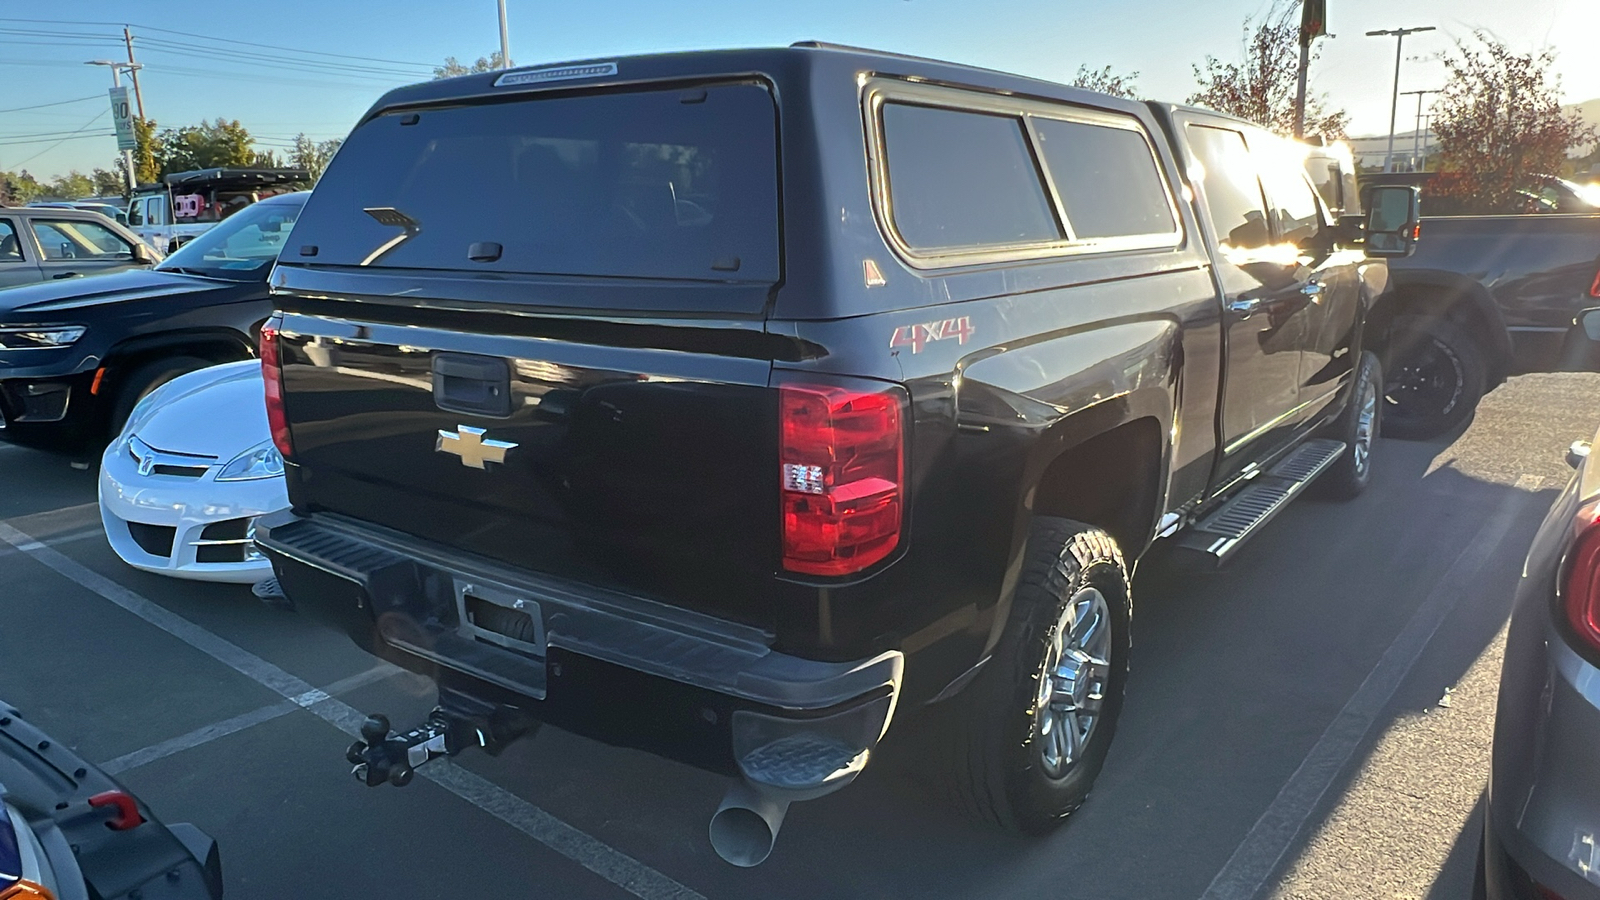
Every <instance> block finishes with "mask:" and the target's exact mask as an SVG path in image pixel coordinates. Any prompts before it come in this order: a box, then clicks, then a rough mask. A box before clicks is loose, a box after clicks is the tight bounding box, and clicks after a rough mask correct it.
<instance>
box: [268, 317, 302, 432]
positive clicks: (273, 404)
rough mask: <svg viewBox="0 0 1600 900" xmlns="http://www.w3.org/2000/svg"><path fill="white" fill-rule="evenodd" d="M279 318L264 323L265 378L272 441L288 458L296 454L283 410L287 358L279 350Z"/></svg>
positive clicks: (287, 418)
mask: <svg viewBox="0 0 1600 900" xmlns="http://www.w3.org/2000/svg"><path fill="white" fill-rule="evenodd" d="M279 321H280V320H279V319H277V318H276V317H274V318H272V319H269V320H267V324H265V325H263V326H261V380H262V382H263V383H264V384H265V385H266V398H267V426H268V427H269V428H271V429H272V443H273V444H274V445H275V446H276V447H277V448H278V452H279V453H281V454H283V458H284V459H285V460H287V459H289V458H291V457H292V456H294V444H293V443H292V442H291V441H290V440H289V417H288V415H287V414H285V413H284V411H283V361H282V358H281V357H280V355H279V353H278V322H279Z"/></svg>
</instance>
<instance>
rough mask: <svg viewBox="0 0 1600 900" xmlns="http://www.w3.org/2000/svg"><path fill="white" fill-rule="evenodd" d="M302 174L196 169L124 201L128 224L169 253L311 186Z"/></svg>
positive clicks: (142, 187) (299, 171) (148, 186)
mask: <svg viewBox="0 0 1600 900" xmlns="http://www.w3.org/2000/svg"><path fill="white" fill-rule="evenodd" d="M310 179H311V173H309V172H307V171H306V170H305V169H198V170H196V171H193V172H173V173H171V174H169V175H165V176H163V177H162V179H161V182H160V183H159V184H143V185H140V186H139V188H138V189H137V190H135V191H134V192H133V197H132V199H130V200H129V201H128V224H129V227H131V228H132V229H133V230H134V231H136V232H138V234H139V236H140V237H142V238H144V239H145V240H147V241H149V242H150V243H151V244H154V245H155V246H157V247H161V248H164V249H165V251H166V252H168V253H171V252H173V251H175V250H177V249H178V248H179V247H182V246H183V245H184V244H186V243H188V242H189V241H192V240H194V239H195V238H196V237H198V236H199V235H202V234H205V233H206V232H207V231H208V230H210V229H211V228H212V227H213V226H215V225H216V224H217V223H218V222H221V221H222V220H224V219H226V218H228V217H229V216H231V215H233V214H234V213H236V212H238V211H240V210H242V209H244V208H245V207H247V206H249V205H250V204H252V203H255V202H256V201H258V200H261V199H264V198H266V197H271V196H275V195H278V194H282V193H284V192H287V191H293V190H295V189H296V187H297V186H299V185H303V184H307V183H309V182H310Z"/></svg>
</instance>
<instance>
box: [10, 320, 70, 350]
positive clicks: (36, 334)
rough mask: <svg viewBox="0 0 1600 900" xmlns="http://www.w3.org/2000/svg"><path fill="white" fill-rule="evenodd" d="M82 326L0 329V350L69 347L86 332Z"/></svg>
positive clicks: (33, 326) (20, 326)
mask: <svg viewBox="0 0 1600 900" xmlns="http://www.w3.org/2000/svg"><path fill="white" fill-rule="evenodd" d="M87 330H88V329H87V328H84V327H83V326H82V325H63V326H49V325H14V326H9V327H3V328H0V350H50V349H54V348H57V347H70V346H72V345H73V344H75V343H77V340H78V338H81V337H83V333H84V332H85V331H87Z"/></svg>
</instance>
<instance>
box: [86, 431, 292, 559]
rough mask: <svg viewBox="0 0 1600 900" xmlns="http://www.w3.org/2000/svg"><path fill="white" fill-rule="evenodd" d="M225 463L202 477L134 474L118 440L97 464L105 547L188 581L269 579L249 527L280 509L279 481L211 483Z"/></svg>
mask: <svg viewBox="0 0 1600 900" xmlns="http://www.w3.org/2000/svg"><path fill="white" fill-rule="evenodd" d="M227 462H228V461H227V460H213V461H212V464H211V465H209V466H207V467H206V469H205V472H204V474H202V475H199V476H197V477H196V476H187V475H159V474H150V475H141V474H139V468H138V464H137V463H136V462H135V461H134V460H133V458H132V457H131V456H130V455H129V453H128V447H127V443H126V441H125V440H124V439H121V438H119V439H118V440H116V441H113V442H112V443H111V445H110V446H109V447H107V448H106V451H105V454H104V455H103V456H102V458H101V461H100V519H101V522H102V523H103V524H104V525H105V530H106V540H107V541H109V542H110V544H111V549H112V550H114V551H116V554H117V555H118V556H120V557H121V558H122V560H123V562H126V563H127V564H128V565H130V566H133V567H134V568H136V569H142V570H144V571H146V572H154V573H156V574H159V575H170V576H173V577H175V578H186V579H191V580H195V581H219V582H229V583H234V584H255V583H257V582H259V581H264V580H266V579H267V578H269V577H271V575H272V563H270V562H269V561H268V560H267V559H266V557H264V556H262V555H261V554H260V553H259V552H257V551H256V548H255V545H254V543H253V542H252V541H251V540H250V538H249V528H250V525H251V523H253V521H254V520H255V519H256V518H257V517H259V516H262V515H265V514H267V513H270V512H275V511H277V510H281V509H284V508H286V507H287V506H288V505H289V495H288V492H287V490H286V488H285V487H284V482H283V479H282V478H281V477H279V478H262V479H257V480H254V481H226V482H218V481H217V480H216V475H217V472H218V471H220V470H221V468H222V466H223V465H225V464H226V463H227Z"/></svg>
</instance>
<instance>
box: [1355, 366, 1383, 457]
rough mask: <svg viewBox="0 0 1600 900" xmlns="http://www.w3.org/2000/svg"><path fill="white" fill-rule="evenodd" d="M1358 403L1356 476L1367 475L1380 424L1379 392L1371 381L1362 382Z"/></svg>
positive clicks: (1364, 380) (1363, 380)
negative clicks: (1373, 443) (1377, 426)
mask: <svg viewBox="0 0 1600 900" xmlns="http://www.w3.org/2000/svg"><path fill="white" fill-rule="evenodd" d="M1357 402H1358V403H1359V404H1360V406H1358V407H1357V409H1356V442H1355V447H1353V448H1352V452H1353V453H1354V457H1353V459H1354V461H1355V465H1356V474H1357V475H1365V474H1367V466H1368V464H1369V463H1370V462H1371V458H1372V439H1373V438H1374V437H1375V436H1376V435H1375V432H1376V431H1377V428H1376V427H1375V426H1376V425H1377V422H1378V390H1377V388H1375V387H1373V385H1372V381H1371V379H1366V378H1364V379H1362V380H1361V396H1360V397H1359V398H1358V400H1357Z"/></svg>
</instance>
